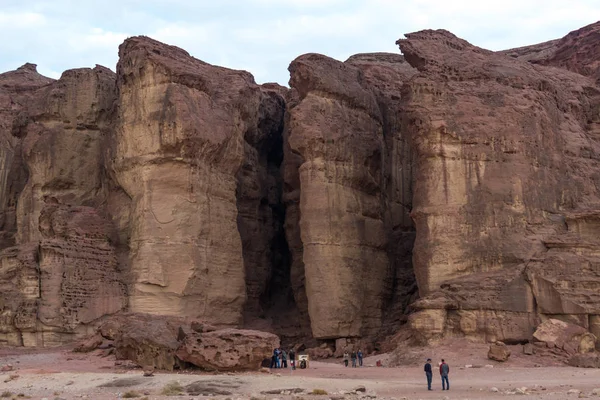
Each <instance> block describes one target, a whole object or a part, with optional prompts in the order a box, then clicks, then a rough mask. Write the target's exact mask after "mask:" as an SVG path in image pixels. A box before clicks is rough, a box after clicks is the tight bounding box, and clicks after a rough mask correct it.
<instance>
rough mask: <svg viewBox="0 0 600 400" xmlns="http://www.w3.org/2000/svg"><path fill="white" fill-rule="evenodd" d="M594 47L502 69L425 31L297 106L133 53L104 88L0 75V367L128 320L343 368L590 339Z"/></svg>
mask: <svg viewBox="0 0 600 400" xmlns="http://www.w3.org/2000/svg"><path fill="white" fill-rule="evenodd" d="M599 30H600V24H593V25H590V26H588V27H585V28H582V29H580V30H578V31H575V32H572V33H570V34H569V35H567V36H565V37H564V38H563V39H559V40H555V41H551V42H547V43H543V44H540V45H535V46H530V47H525V48H519V49H511V50H507V51H504V52H491V51H487V50H484V49H480V48H477V47H475V46H472V45H471V44H469V43H468V42H466V41H464V40H462V39H459V38H457V37H456V36H454V35H452V34H451V33H449V32H446V31H439V30H438V31H431V30H429V31H421V32H417V33H412V34H407V35H406V39H402V40H399V41H398V44H399V46H400V49H401V50H402V53H403V56H401V55H396V54H384V53H370V54H360V55H356V56H353V57H351V58H349V59H348V60H346V61H345V62H340V61H337V60H334V59H331V58H329V57H326V56H323V55H318V54H306V55H303V56H300V57H298V58H297V59H296V60H294V61H293V62H292V63H291V65H290V68H289V70H290V76H291V77H290V86H291V88H290V89H287V88H283V87H280V86H277V85H273V84H268V85H262V86H261V85H257V84H256V83H255V82H254V79H253V77H252V76H251V75H250V74H249V73H247V72H244V71H234V70H230V69H226V68H222V67H217V66H213V65H210V64H207V63H204V62H202V61H200V60H198V59H195V58H193V57H191V56H190V55H189V54H188V53H187V52H185V51H184V50H182V49H179V48H176V47H173V46H168V45H165V44H162V43H159V42H156V41H154V40H152V39H150V38H146V37H134V38H130V39H128V40H126V41H125V43H123V45H121V47H120V52H119V55H120V59H119V64H118V67H117V73H116V74H114V73H112V72H111V71H109V70H108V69H106V68H103V67H96V68H94V69H78V70H70V71H66V72H65V73H64V74H63V76H62V77H61V78H60V79H59V80H56V81H54V80H51V79H48V78H45V77H43V76H41V75H39V74H37V72H36V71H35V66H34V65H31V64H27V65H25V66H23V67H21V68H19V69H18V70H17V71H12V72H7V73H4V74H1V75H0V289H1V291H0V315H1V316H2V317H1V319H0V343H4V344H11V345H26V346H48V345H55V344H60V343H64V342H68V341H70V340H73V338H75V337H78V336H81V335H84V334H86V333H87V332H89V331H90V330H91V329H93V328H94V326H95V325H96V324H97V323H98V322H100V321H101V320H102V319H103V318H105V317H106V316H107V315H110V314H113V313H116V312H119V311H120V310H130V311H134V312H144V313H149V314H163V315H178V316H186V317H193V318H200V319H203V320H205V321H207V322H210V323H212V324H215V325H221V326H234V327H244V326H246V327H248V326H250V327H253V328H260V329H265V330H271V331H275V332H277V333H280V334H282V335H283V337H284V340H288V341H298V340H301V338H306V337H309V336H310V337H313V338H316V339H320V340H323V341H328V342H329V343H331V344H332V345H333V344H334V342H335V345H336V346H337V347H338V350H339V349H341V348H343V347H345V346H347V345H348V343H354V342H357V341H361V340H363V341H372V340H374V339H376V338H380V337H382V336H383V335H387V334H391V333H393V332H395V331H396V330H397V329H398V328H399V327H400V326H401V324H402V323H403V322H405V321H406V320H408V322H409V326H410V327H411V328H412V329H413V330H414V331H415V332H416V333H417V334H418V336H419V337H420V338H422V339H423V340H432V339H436V338H439V337H442V336H444V335H457V334H458V335H467V336H470V337H473V338H477V339H484V340H490V341H492V340H507V341H522V340H527V339H529V338H530V337H531V334H532V332H533V329H534V328H535V327H536V326H537V325H538V324H539V323H540V321H542V320H545V319H547V318H558V319H564V320H568V321H570V322H574V323H577V324H579V325H580V326H583V327H584V328H586V329H589V330H590V331H592V333H595V334H596V335H598V334H600V331H599V329H600V328H599V327H600V297H599V296H598V294H597V293H598V288H599V287H600V276H599V275H598V271H597V268H596V267H595V266H596V265H600V260H599V259H598V255H597V251H596V249H597V247H598V245H599V244H600V243H598V237H599V235H598V233H600V231H599V230H600V223H599V222H598V221H600V218H599V217H598V214H599V213H598V210H600V180H599V176H600V165H599V164H598V162H599V161H598V160H599V159H600V157H599V154H600V146H599V144H598V141H597V136H598V132H600V128H599V127H600V125H599V124H600V117H599V116H598V107H599V106H600V88H599V87H598V78H600V76H599V75H598V68H599V67H598V65H599V63H600V53H599V51H600V46H599V45H598V43H599V42H598V40H597V37H598V32H599ZM409 305H410V308H408V306H409ZM411 311H414V312H412V313H410V312H411Z"/></svg>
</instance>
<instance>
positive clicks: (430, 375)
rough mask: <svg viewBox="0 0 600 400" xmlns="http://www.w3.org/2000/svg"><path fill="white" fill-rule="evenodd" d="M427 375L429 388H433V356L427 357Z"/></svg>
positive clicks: (425, 369)
mask: <svg viewBox="0 0 600 400" xmlns="http://www.w3.org/2000/svg"><path fill="white" fill-rule="evenodd" d="M423 370H424V371H425V376H426V377H427V390H431V380H432V379H433V371H432V370H431V358H428V359H427V362H426V363H425V368H423Z"/></svg>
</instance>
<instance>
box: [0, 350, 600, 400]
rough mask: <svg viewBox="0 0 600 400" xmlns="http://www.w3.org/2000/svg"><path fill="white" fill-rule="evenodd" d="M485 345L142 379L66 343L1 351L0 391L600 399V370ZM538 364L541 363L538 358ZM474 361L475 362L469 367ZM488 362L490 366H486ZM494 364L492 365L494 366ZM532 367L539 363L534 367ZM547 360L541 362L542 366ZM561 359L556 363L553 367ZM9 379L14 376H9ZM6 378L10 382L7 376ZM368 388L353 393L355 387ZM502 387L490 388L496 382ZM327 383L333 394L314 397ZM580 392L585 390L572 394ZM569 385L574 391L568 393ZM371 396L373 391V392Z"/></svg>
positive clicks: (70, 395)
mask: <svg viewBox="0 0 600 400" xmlns="http://www.w3.org/2000/svg"><path fill="white" fill-rule="evenodd" d="M485 350H486V346H483V345H473V344H468V343H462V342H454V343H446V344H445V345H442V346H440V347H437V348H432V349H410V350H406V352H404V354H403V355H402V357H401V360H400V361H401V362H403V363H404V364H405V365H403V366H400V367H394V368H392V367H385V366H384V367H374V366H372V365H374V364H375V363H376V361H377V360H381V361H382V362H383V364H384V365H386V364H389V363H390V362H391V358H392V356H389V355H380V356H375V357H368V358H366V359H365V367H363V368H355V369H353V368H345V367H344V366H343V365H342V364H341V363H340V362H339V361H338V360H335V361H330V362H316V361H313V362H311V365H310V368H309V369H306V370H296V371H291V370H290V369H279V370H272V371H273V373H270V374H269V373H260V372H257V373H237V374H205V373H204V374H203V373H196V372H189V371H187V372H180V373H163V372H157V373H156V374H155V375H154V376H152V377H144V376H143V374H142V371H141V370H140V369H137V368H135V367H133V366H131V365H128V364H126V363H120V362H117V364H120V365H115V360H114V358H111V357H106V358H103V357H100V356H99V353H90V354H78V353H73V352H71V351H70V349H68V348H62V349H53V350H43V351H39V350H37V351H31V350H29V351H28V350H23V349H0V367H2V366H4V365H7V364H11V365H12V366H13V368H14V370H13V371H9V372H2V373H0V396H2V395H3V394H4V393H3V392H7V393H6V395H7V396H8V397H6V398H11V395H8V392H10V393H11V394H12V397H14V398H17V399H18V398H24V397H23V396H21V397H17V395H18V394H22V395H24V396H30V398H32V399H47V400H54V399H65V400H71V399H82V398H83V399H94V400H95V399H98V400H104V399H117V398H122V397H123V395H124V394H125V393H127V392H128V391H135V392H137V393H139V394H140V395H141V397H140V398H144V397H147V398H148V399H166V398H170V399H178V398H180V399H184V398H185V399H191V398H196V399H200V398H211V399H222V400H225V399H229V400H236V399H249V398H251V397H255V398H257V399H269V400H272V399H281V400H283V399H296V400H300V399H304V400H307V399H314V400H322V399H329V398H334V399H340V400H341V399H342V398H343V397H344V398H346V399H348V400H350V399H360V398H363V399H366V398H374V397H375V396H376V397H377V398H378V399H384V398H386V399H393V398H395V399H397V400H400V399H403V398H405V399H445V398H447V399H499V398H505V397H507V396H510V394H509V393H511V392H514V391H515V389H516V388H522V387H526V388H527V390H526V392H527V393H528V398H530V399H575V398H578V397H582V396H590V397H596V396H594V395H593V394H592V391H593V389H595V388H600V370H590V369H577V368H571V367H566V366H560V365H561V364H559V363H557V362H555V361H554V360H540V359H537V358H535V356H533V357H532V356H525V355H522V354H520V353H519V352H518V351H517V350H519V348H518V347H516V346H515V348H514V351H513V354H514V356H511V359H510V360H509V361H508V362H506V363H493V364H492V362H490V361H489V360H487V359H486V358H485V354H486V351H485ZM426 355H427V356H429V357H431V358H432V359H434V360H439V359H440V358H441V357H444V358H446V359H447V361H449V363H450V365H451V371H450V385H451V390H450V391H442V390H441V382H440V378H439V376H436V374H434V390H433V391H431V392H429V391H427V390H426V383H425V377H424V374H423V372H422V368H423V367H422V362H423V361H424V357H425V358H426ZM540 362H543V364H541V363H540ZM465 365H473V366H474V368H471V367H465ZM486 365H488V366H487V367H486ZM490 365H491V366H493V367H490ZM535 365H538V366H537V367H536V366H535ZM540 365H543V366H540ZM549 365H556V366H549ZM11 377H12V379H11ZM5 381H6V382H5ZM174 381H176V382H178V383H179V384H181V385H182V386H186V385H188V384H191V383H194V382H200V384H201V385H203V386H204V387H205V388H207V390H209V391H210V390H212V389H218V390H224V391H227V392H230V393H231V394H228V395H210V394H209V395H208V397H203V396H190V395H185V396H172V397H167V396H163V395H161V391H162V390H163V388H164V387H165V386H166V385H167V384H169V383H171V382H174ZM360 385H362V386H364V387H365V388H366V393H358V394H352V393H350V394H348V393H346V392H351V391H352V390H353V389H354V388H356V387H357V386H360ZM494 387H495V388H497V389H498V392H492V391H491V389H492V388H494ZM295 388H298V389H303V390H304V391H303V392H300V393H297V394H290V393H287V392H286V393H284V394H265V393H262V392H264V391H267V390H279V389H295ZM314 389H323V390H325V391H326V392H327V393H328V395H321V396H316V395H311V394H309V392H311V391H313V390H314ZM577 390H578V391H581V395H579V394H578V393H573V392H574V391H577ZM569 391H571V393H569ZM369 396H370V397H369Z"/></svg>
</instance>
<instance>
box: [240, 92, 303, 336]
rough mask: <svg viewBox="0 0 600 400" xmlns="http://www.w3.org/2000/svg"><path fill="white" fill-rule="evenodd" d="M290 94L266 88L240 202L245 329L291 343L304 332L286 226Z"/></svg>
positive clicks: (250, 139)
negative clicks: (285, 162)
mask: <svg viewBox="0 0 600 400" xmlns="http://www.w3.org/2000/svg"><path fill="white" fill-rule="evenodd" d="M286 91H287V89H285V88H283V87H279V86H277V85H272V84H269V85H264V86H263V87H262V96H261V103H260V107H259V120H258V126H257V127H256V128H253V129H250V130H249V131H247V132H246V134H245V135H244V139H245V143H244V146H245V148H244V154H245V157H244V163H243V165H242V167H241V168H240V170H239V171H238V174H237V190H236V198H237V208H238V218H237V222H238V230H239V232H240V237H241V240H242V252H243V256H244V268H245V271H246V289H247V293H248V298H247V301H246V304H245V308H244V320H245V321H244V324H245V326H247V327H253V328H259V329H265V330H271V331H274V332H276V333H278V334H279V335H280V336H281V337H282V338H288V339H289V338H290V337H294V336H298V333H299V329H298V327H297V323H298V322H297V320H298V314H297V306H296V302H295V299H294V296H293V289H292V280H291V268H290V267H291V254H290V248H289V245H288V241H287V238H286V232H285V226H284V224H285V219H286V204H285V203H284V199H283V186H284V178H283V176H282V162H283V153H284V139H283V128H284V115H285V100H284V97H283V96H284V95H285V92H286Z"/></svg>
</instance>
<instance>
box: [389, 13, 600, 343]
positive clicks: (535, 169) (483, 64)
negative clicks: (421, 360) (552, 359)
mask: <svg viewBox="0 0 600 400" xmlns="http://www.w3.org/2000/svg"><path fill="white" fill-rule="evenodd" d="M598 29H599V26H598V24H596V25H595V26H591V27H587V28H584V29H582V30H580V31H578V32H575V33H571V34H570V35H568V36H567V37H565V39H562V40H560V41H558V42H557V43H556V46H557V47H556V50H548V51H549V53H548V54H549V55H545V56H544V58H543V59H544V60H546V61H545V62H539V59H536V60H534V62H535V64H531V63H528V62H525V61H522V60H519V56H518V54H517V57H516V58H517V59H515V58H511V57H508V56H506V55H505V54H503V53H493V52H490V51H487V50H483V49H480V48H477V47H475V46H472V45H470V44H469V43H467V42H465V41H464V40H461V39H459V38H457V37H455V36H454V35H452V34H451V33H449V32H446V31H423V32H418V33H414V34H409V35H406V36H407V38H406V39H403V40H399V41H398V44H399V45H400V48H401V49H402V51H403V53H404V55H405V57H406V59H407V60H408V61H409V63H411V65H413V66H414V67H415V68H417V69H418V70H419V74H418V75H416V76H415V77H414V78H413V80H412V81H411V82H410V83H409V84H408V85H406V86H405V88H404V90H405V92H404V93H405V96H404V101H405V103H404V105H403V107H402V108H403V113H404V120H405V126H406V128H407V130H408V131H410V132H411V133H410V136H411V141H412V146H413V151H414V154H413V156H414V157H415V160H416V161H415V165H414V182H415V186H414V197H413V209H412V212H411V216H412V217H413V219H414V221H415V224H416V230H417V237H416V241H415V248H414V249H413V254H414V259H413V261H414V270H415V275H416V277H417V282H418V286H419V293H420V295H421V297H422V298H421V299H420V300H418V301H417V303H415V304H414V308H415V309H416V310H418V312H416V313H415V314H412V315H411V319H410V323H411V325H412V326H413V328H415V330H416V331H417V332H418V333H420V334H423V335H424V336H426V339H434V338H436V337H439V336H441V335H444V334H464V335H468V336H473V337H483V338H485V339H487V340H489V341H494V340H505V341H522V340H527V339H529V338H531V335H532V333H533V331H534V328H535V326H536V325H537V324H539V323H540V320H545V319H546V318H548V317H554V318H560V319H565V320H569V321H576V323H578V324H580V325H581V326H583V327H585V328H588V327H589V326H590V321H595V320H596V319H597V318H598V317H597V316H598V312H599V311H600V309H599V306H600V303H599V302H598V297H597V293H598V289H599V288H600V279H599V278H600V276H599V275H598V269H597V268H596V267H594V265H598V261H600V259H598V254H597V251H595V249H596V248H597V240H598V230H597V226H598V225H596V222H595V221H596V218H597V217H596V215H597V212H598V207H599V204H600V197H599V195H600V185H599V181H598V177H599V175H598V171H599V167H600V164H599V159H600V158H599V154H600V146H599V143H598V138H597V132H598V118H599V114H598V110H599V106H600V103H599V102H598V99H599V97H598V94H599V93H600V92H599V91H598V87H597V86H596V82H595V81H594V79H591V78H593V77H594V74H595V72H593V71H592V69H590V68H588V67H586V68H583V67H582V69H577V68H575V67H574V66H573V62H575V61H574V60H575V59H577V57H578V56H577V55H574V54H575V53H576V54H579V53H578V51H579V48H578V47H577V46H579V45H582V46H584V47H585V48H587V49H588V50H587V51H586V54H587V55H588V56H590V57H593V56H594V54H595V50H597V49H596V48H594V51H592V50H590V49H589V48H590V46H592V47H593V45H591V43H595V45H596V47H597V44H598V42H597V41H595V42H594V41H593V38H594V37H596V36H597V34H598ZM565 43H571V45H570V46H571V49H572V50H573V51H574V52H575V53H573V54H572V58H571V61H569V62H566V61H565V63H563V61H560V62H559V61H557V60H559V59H566V58H568V57H567V55H565V54H564V53H563V52H561V51H560V50H558V49H561V48H563V47H564V46H565ZM538 50H539V48H536V49H533V50H532V51H533V52H537V51H538ZM521 53H526V51H524V50H522V49H521ZM561 54H562V55H561ZM570 54H571V53H570ZM561 57H562V58H561ZM569 57H571V56H569ZM537 64H547V65H557V66H568V67H569V69H570V70H573V71H578V72H586V75H589V76H585V75H580V74H577V73H574V72H570V71H567V70H565V69H558V68H555V67H547V66H540V65H537ZM584 64H585V65H593V64H594V63H593V62H592V61H591V60H589V59H586V60H585V61H584ZM587 72H589V74H587ZM594 329H597V328H594Z"/></svg>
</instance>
